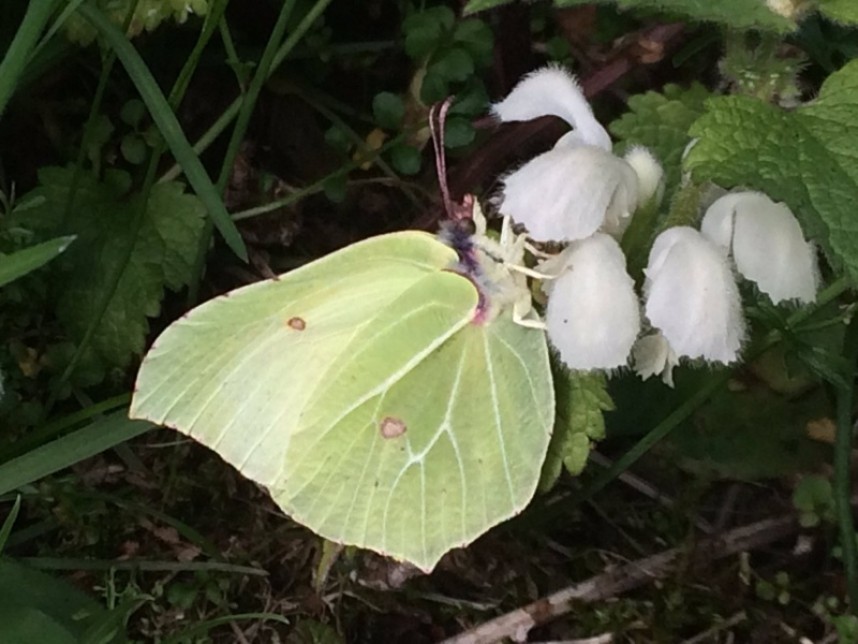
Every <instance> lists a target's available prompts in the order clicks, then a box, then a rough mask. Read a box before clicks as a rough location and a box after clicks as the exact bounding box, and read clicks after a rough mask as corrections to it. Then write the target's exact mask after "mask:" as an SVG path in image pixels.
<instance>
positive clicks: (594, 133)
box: [492, 66, 611, 150]
mask: <svg viewBox="0 0 858 644" xmlns="http://www.w3.org/2000/svg"><path fill="white" fill-rule="evenodd" d="M492 112H493V113H494V115H495V116H497V117H498V118H499V119H500V120H501V121H504V122H506V121H530V120H531V119H535V118H539V117H540V116H549V115H551V116H559V117H560V118H562V119H563V120H564V121H566V122H567V123H568V124H569V125H571V126H572V127H573V128H575V134H576V136H577V138H578V140H579V141H580V142H581V143H583V144H585V145H594V146H596V147H600V148H602V149H603V150H610V149H611V137H610V135H609V134H608V132H607V130H605V128H604V127H602V124H601V123H599V121H597V120H596V117H595V116H593V110H592V109H591V108H590V104H589V103H588V102H587V99H586V98H584V92H582V91H581V86H580V85H578V81H576V80H575V77H574V76H572V74H570V73H569V72H567V71H566V70H565V69H563V68H562V67H559V66H549V67H543V68H542V69H537V70H536V71H534V72H531V73H530V74H528V75H527V76H525V77H524V78H522V79H521V80H520V81H519V82H518V84H517V85H516V86H515V87H514V88H513V89H512V91H511V92H510V93H509V95H508V96H507V97H506V98H505V99H504V100H502V101H501V102H499V103H495V104H494V105H493V106H492Z"/></svg>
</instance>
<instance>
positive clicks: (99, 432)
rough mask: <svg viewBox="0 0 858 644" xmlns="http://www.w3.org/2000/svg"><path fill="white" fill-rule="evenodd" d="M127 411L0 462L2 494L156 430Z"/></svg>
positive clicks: (0, 489) (0, 492)
mask: <svg viewBox="0 0 858 644" xmlns="http://www.w3.org/2000/svg"><path fill="white" fill-rule="evenodd" d="M154 427H155V426H154V425H152V424H151V423H147V422H142V421H139V420H130V419H129V418H128V413H127V411H125V410H122V411H121V412H118V413H115V414H111V415H110V416H107V417H106V418H104V419H103V420H99V421H97V422H95V423H93V424H91V425H88V426H86V427H84V428H83V429H79V430H77V431H76V432H74V433H72V434H69V435H68V436H63V437H62V438H58V439H57V440H55V441H53V442H51V443H48V444H47V445H43V446H42V447H39V448H37V449H34V450H33V451H31V452H27V453H26V454H24V455H23V456H19V457H18V458H15V459H13V460H11V461H8V462H6V463H3V464H2V465H0V494H6V493H7V492H11V491H12V490H16V489H18V488H19V487H21V486H22V485H27V484H28V483H32V482H34V481H38V480H39V479H41V478H43V477H45V476H48V475H49V474H53V473H54V472H58V471H60V470H63V469H65V468H67V467H69V466H71V465H74V464H75V463H78V462H80V461H82V460H84V459H87V458H89V457H91V456H95V455H96V454H100V453H101V452H103V451H105V450H107V449H110V448H111V447H115V446H116V445H118V444H119V443H122V442H124V441H127V440H130V439H132V438H134V437H136V436H140V435H141V434H144V433H146V432H148V431H149V430H150V429H154Z"/></svg>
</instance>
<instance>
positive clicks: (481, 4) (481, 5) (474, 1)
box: [462, 0, 513, 16]
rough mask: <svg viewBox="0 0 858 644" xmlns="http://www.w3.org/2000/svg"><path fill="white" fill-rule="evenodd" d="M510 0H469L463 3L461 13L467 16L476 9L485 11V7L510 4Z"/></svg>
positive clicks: (492, 7) (491, 7)
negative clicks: (463, 6)
mask: <svg viewBox="0 0 858 644" xmlns="http://www.w3.org/2000/svg"><path fill="white" fill-rule="evenodd" d="M512 1H513V0H471V1H470V2H469V3H468V4H466V5H465V8H464V10H463V11H462V13H463V14H464V15H466V16H467V15H470V14H472V13H476V12H477V11H486V10H487V9H494V8H495V7H502V6H503V5H505V4H510V3H511V2H512Z"/></svg>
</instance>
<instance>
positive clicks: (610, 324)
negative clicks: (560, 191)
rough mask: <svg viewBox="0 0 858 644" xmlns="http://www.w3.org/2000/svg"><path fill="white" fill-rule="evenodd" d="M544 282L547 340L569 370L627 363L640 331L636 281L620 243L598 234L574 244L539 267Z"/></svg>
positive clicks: (613, 367)
mask: <svg viewBox="0 0 858 644" xmlns="http://www.w3.org/2000/svg"><path fill="white" fill-rule="evenodd" d="M540 270H543V271H547V272H552V273H554V274H557V275H558V277H557V278H556V279H555V280H552V281H551V282H546V283H545V284H544V286H543V288H544V289H545V290H546V292H548V294H549V297H548V305H547V307H546V310H545V323H546V327H547V332H548V339H549V340H550V341H551V343H552V344H553V345H554V347H555V348H556V349H557V351H558V353H559V354H560V359H561V360H562V361H563V363H564V364H565V365H566V366H567V367H569V368H570V369H587V370H589V369H616V368H618V367H622V366H625V365H626V363H627V362H628V358H629V353H630V351H631V348H632V345H633V344H634V342H635V338H637V336H638V333H639V332H640V310H639V307H640V305H639V303H638V299H637V296H636V295H635V291H634V281H633V280H632V279H631V278H630V277H629V276H628V274H627V273H626V258H625V255H623V252H622V250H620V246H619V244H617V242H616V241H615V240H614V239H613V238H612V237H609V236H608V235H605V234H601V233H597V234H595V235H593V236H591V237H588V238H587V239H584V240H580V241H576V242H572V243H571V244H570V245H569V246H568V247H567V248H566V249H565V250H564V251H563V252H562V253H560V254H559V255H557V256H555V257H553V258H551V259H550V260H548V261H547V262H545V263H543V264H542V265H541V266H540Z"/></svg>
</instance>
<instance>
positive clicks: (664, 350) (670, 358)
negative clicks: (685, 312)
mask: <svg viewBox="0 0 858 644" xmlns="http://www.w3.org/2000/svg"><path fill="white" fill-rule="evenodd" d="M632 361H633V362H634V368H635V373H637V374H638V376H640V378H641V380H647V379H649V377H650V376H654V375H656V374H658V375H660V376H661V379H662V381H663V382H664V384H666V385H667V386H668V387H673V368H674V367H675V366H677V365H678V364H679V358H677V357H676V353H675V352H674V351H673V349H672V348H671V346H670V343H669V342H668V341H667V340H666V339H665V337H664V336H663V335H662V334H661V333H654V334H652V335H647V336H644V337H643V338H641V339H640V340H638V341H637V342H635V346H634V347H632Z"/></svg>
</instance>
